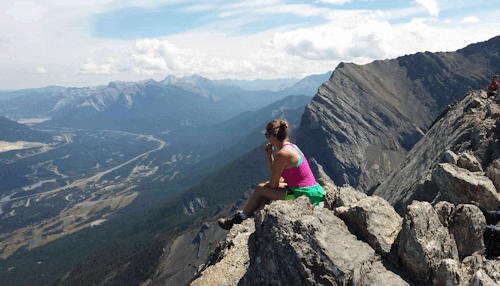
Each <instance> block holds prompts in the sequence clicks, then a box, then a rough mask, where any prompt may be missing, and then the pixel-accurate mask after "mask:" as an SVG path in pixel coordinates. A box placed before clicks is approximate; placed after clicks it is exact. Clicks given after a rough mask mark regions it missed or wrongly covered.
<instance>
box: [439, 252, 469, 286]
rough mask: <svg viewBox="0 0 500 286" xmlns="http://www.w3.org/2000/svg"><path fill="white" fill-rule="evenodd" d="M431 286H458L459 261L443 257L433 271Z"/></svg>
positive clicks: (459, 278) (460, 283) (459, 279)
mask: <svg viewBox="0 0 500 286" xmlns="http://www.w3.org/2000/svg"><path fill="white" fill-rule="evenodd" d="M432 285H433V286H459V285H462V276H460V267H459V262H458V261H457V260H454V259H449V258H448V259H443V260H441V264H440V265H439V267H438V268H437V269H436V270H435V271H434V275H433V279H432Z"/></svg>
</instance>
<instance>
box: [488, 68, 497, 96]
mask: <svg viewBox="0 0 500 286" xmlns="http://www.w3.org/2000/svg"><path fill="white" fill-rule="evenodd" d="M487 89H488V97H490V96H495V94H497V90H498V75H497V74H496V75H494V76H493V81H492V82H490V84H489V85H488V87H487Z"/></svg>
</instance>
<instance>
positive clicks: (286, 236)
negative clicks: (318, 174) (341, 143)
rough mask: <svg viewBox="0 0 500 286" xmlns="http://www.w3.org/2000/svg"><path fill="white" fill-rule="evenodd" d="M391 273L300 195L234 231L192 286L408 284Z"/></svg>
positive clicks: (334, 220)
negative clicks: (253, 222) (211, 285)
mask: <svg viewBox="0 0 500 286" xmlns="http://www.w3.org/2000/svg"><path fill="white" fill-rule="evenodd" d="M253 227H255V232H254V233H253V234H251V235H249V233H251V232H252V231H253ZM394 271H397V270H391V269H388V268H387V267H386V265H385V264H384V263H383V261H382V260H381V259H380V257H379V256H378V255H377V254H376V253H375V251H374V250H373V249H372V248H371V247H370V246H369V245H368V244H366V243H365V242H363V241H361V240H358V239H357V238H356V236H355V235H353V234H352V233H350V231H349V229H348V227H347V226H346V224H345V223H344V222H343V221H342V220H341V219H339V218H338V217H336V216H334V215H333V213H332V212H331V211H329V210H327V209H324V208H319V207H315V206H313V205H311V203H310V202H309V199H307V198H306V197H300V198H298V199H296V200H295V201H293V202H290V201H277V202H274V203H273V204H272V205H271V206H270V207H266V208H265V209H264V210H263V211H261V213H260V214H259V215H257V216H256V218H255V224H254V225H253V224H252V221H251V220H248V221H246V222H245V223H244V224H242V225H239V226H236V227H234V228H233V229H232V230H231V231H230V232H229V234H228V236H227V238H226V240H225V241H224V242H222V243H221V245H220V247H217V248H216V249H215V250H214V252H213V253H212V255H211V258H210V259H209V261H208V262H207V263H206V264H205V265H203V266H202V267H201V268H200V269H199V273H198V274H197V278H196V279H195V280H194V281H193V282H192V283H191V285H210V284H212V283H213V284H214V285H236V284H237V285H318V284H319V285H348V284H354V285H409V283H408V282H406V281H405V280H404V279H402V278H401V277H400V276H399V275H397V274H396V273H395V272H394Z"/></svg>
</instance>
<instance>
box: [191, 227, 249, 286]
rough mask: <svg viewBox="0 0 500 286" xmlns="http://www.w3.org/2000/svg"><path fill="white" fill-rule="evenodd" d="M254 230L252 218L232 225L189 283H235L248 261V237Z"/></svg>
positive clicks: (239, 278)
mask: <svg viewBox="0 0 500 286" xmlns="http://www.w3.org/2000/svg"><path fill="white" fill-rule="evenodd" d="M254 231H255V224H254V221H253V219H247V220H246V221H244V222H243V223H242V224H239V225H234V226H233V228H232V229H231V231H230V232H229V233H228V234H227V236H226V238H225V239H224V240H223V241H222V242H220V243H219V244H218V245H217V247H216V248H215V249H214V250H213V251H212V253H211V254H210V256H209V259H208V260H207V262H205V263H204V264H202V265H200V267H199V268H198V272H197V273H196V274H195V276H194V279H193V281H192V283H191V284H189V285H193V286H195V285H200V286H203V285H237V284H238V282H239V281H240V280H241V278H242V277H243V276H244V275H245V273H246V272H247V268H248V265H249V263H250V256H249V253H248V238H249V237H250V235H251V234H252V233H253V232H254ZM228 274H230V275H228Z"/></svg>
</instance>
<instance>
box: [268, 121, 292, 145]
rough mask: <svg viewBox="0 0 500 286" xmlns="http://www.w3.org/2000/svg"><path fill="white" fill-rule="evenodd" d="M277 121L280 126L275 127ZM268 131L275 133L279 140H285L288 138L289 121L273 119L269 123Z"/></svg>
mask: <svg viewBox="0 0 500 286" xmlns="http://www.w3.org/2000/svg"><path fill="white" fill-rule="evenodd" d="M276 123H278V124H279V126H278V127H275V126H276ZM266 132H267V133H269V134H272V135H274V136H275V137H276V139H278V141H281V142H283V141H284V140H285V139H288V137H287V134H288V122H286V120H273V121H271V122H269V123H268V124H267V127H266Z"/></svg>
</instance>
